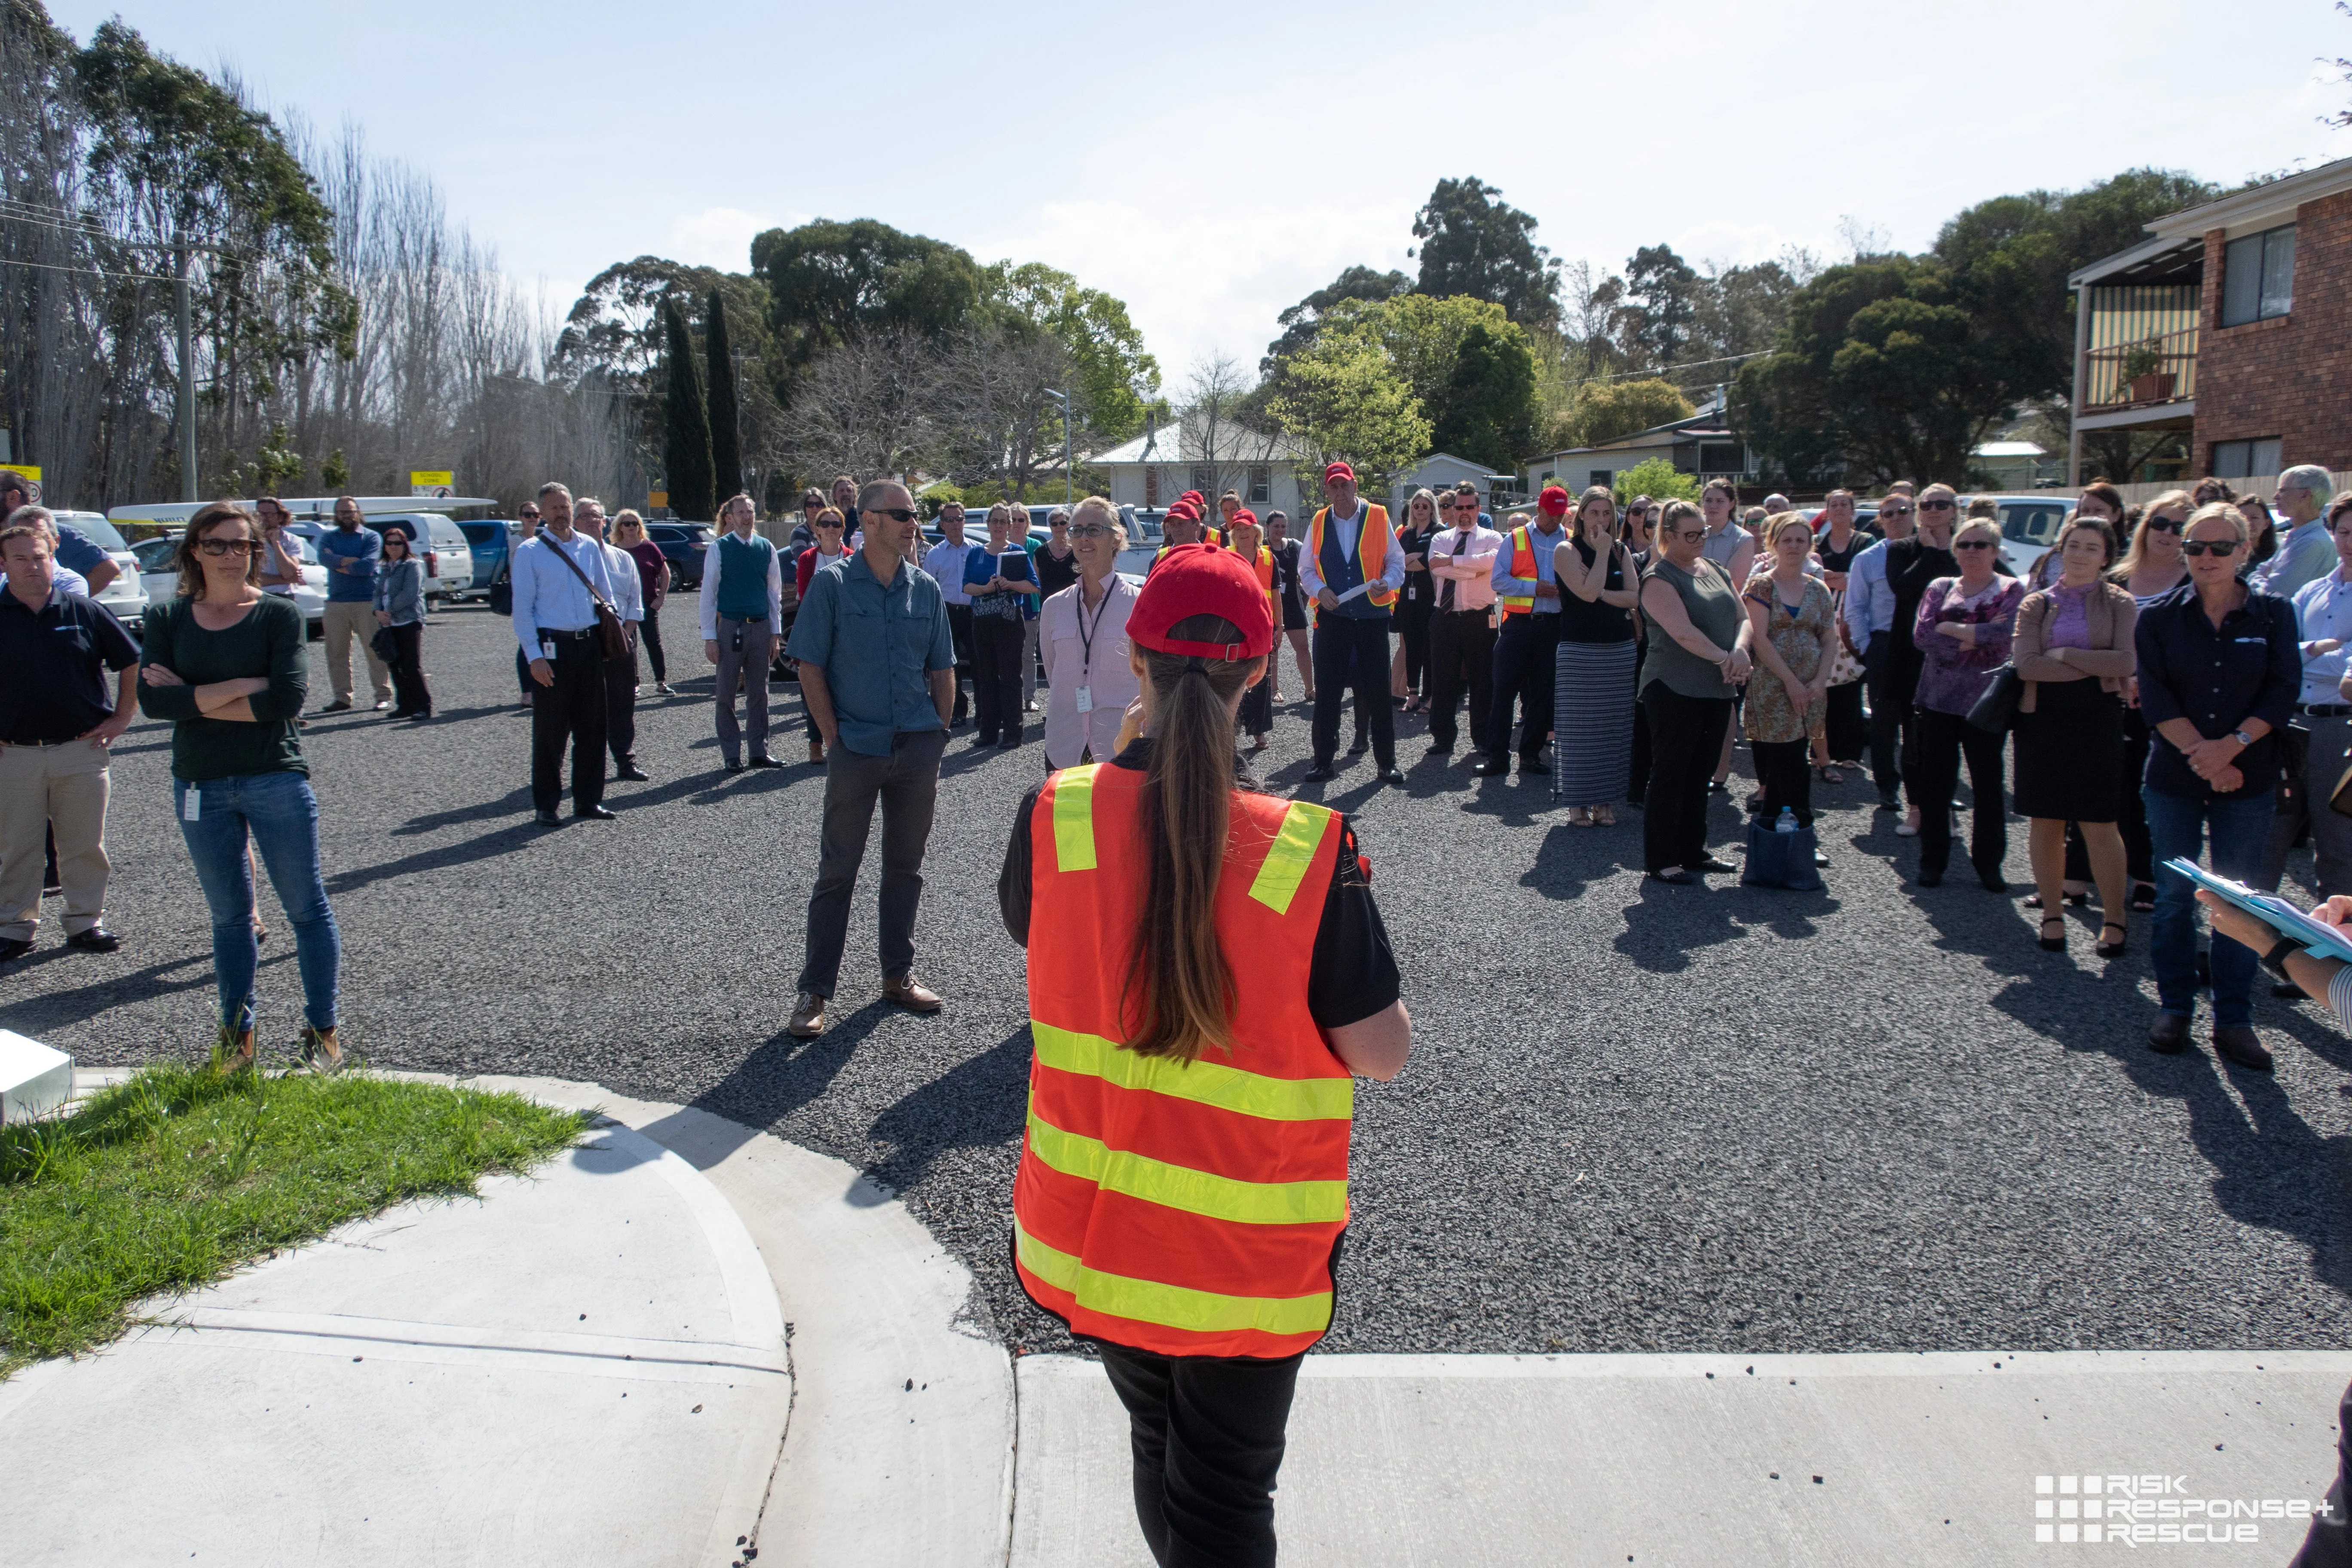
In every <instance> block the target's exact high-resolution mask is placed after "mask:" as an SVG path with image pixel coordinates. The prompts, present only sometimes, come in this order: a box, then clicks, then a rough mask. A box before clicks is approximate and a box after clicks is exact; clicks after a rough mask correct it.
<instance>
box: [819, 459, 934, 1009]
mask: <svg viewBox="0 0 2352 1568" xmlns="http://www.w3.org/2000/svg"><path fill="white" fill-rule="evenodd" d="M857 516H858V519H859V521H861V522H863V523H864V524H865V532H866V538H865V542H864V544H863V546H862V547H861V548H860V549H859V550H858V551H857V552H856V553H854V554H848V555H844V556H842V557H841V558H840V559H839V560H837V561H835V562H833V563H830V564H828V565H826V566H825V567H824V569H823V570H821V571H819V572H818V573H817V574H816V575H815V576H814V577H812V578H810V579H809V590H808V595H807V597H805V598H804V599H803V600H802V601H801V607H800V614H799V616H798V617H797V618H795V619H794V621H793V637H792V642H791V644H790V646H789V647H786V648H785V650H784V651H785V652H786V653H787V654H788V655H789V656H790V657H791V658H793V659H794V660H796V661H797V662H798V663H799V665H800V674H801V696H802V697H803V700H806V702H807V703H808V711H809V722H810V723H811V724H812V725H814V726H815V728H816V731H817V733H819V734H820V735H822V736H823V737H824V742H825V768H824V829H823V837H822V838H821V840H820V843H819V847H818V858H817V870H816V887H815V888H814V890H813V891H811V893H810V894H809V912H808V955H807V959H806V961H805V963H803V967H802V969H801V978H800V984H799V991H800V995H799V997H798V999H797V1000H796V1002H795V1003H794V1005H793V1016H792V1021H791V1023H790V1024H789V1025H788V1027H789V1028H790V1029H791V1031H792V1032H793V1034H794V1035H797V1036H799V1037H801V1038H803V1039H807V1038H810V1037H813V1036H815V1035H819V1034H822V1033H824V1023H825V1019H824V1005H825V1003H826V1002H827V1001H828V1000H830V999H831V997H832V995H833V992H834V985H835V982H836V981H837V980H838V979H839V978H840V973H841V950H842V947H843V944H844V943H845V942H847V940H848V936H849V896H850V894H851V892H852V891H854V890H855V889H856V886H857V868H858V867H859V865H860V864H861V863H862V862H863V861H864V860H865V858H866V829H867V827H868V826H870V825H871V824H872V822H873V820H874V805H875V803H876V802H877V800H878V801H879V802H880V803H881V805H882V898H881V906H882V907H881V928H882V931H881V959H882V994H883V995H884V996H886V997H887V998H888V999H889V1000H891V1001H893V1002H896V1003H898V1005H900V1006H903V1007H908V1008H911V1009H912V1010H914V1011H915V1012H918V1013H936V1012H938V1011H939V1010H940V998H939V997H938V996H937V995H936V994H933V993H932V992H930V991H929V990H928V989H927V988H925V987H924V986H922V985H921V984H918V983H917V982H916V980H915V977H914V974H913V973H912V971H913V968H914V963H915V908H916V905H917V903H918V902H919V900H921V898H922V895H923V850H924V847H925V846H926V845H928V844H929V842H930V837H931V811H932V807H933V805H934V804H935V802H936V801H937V799H938V796H939V787H940V753H941V752H944V751H945V750H946V749H947V740H948V715H949V713H950V711H951V710H953V708H954V706H955V689H956V679H955V639H954V637H953V636H952V635H951V634H950V631H949V629H948V606H947V600H946V597H945V596H944V595H942V594H941V593H940V584H939V582H938V580H937V579H935V578H933V577H932V576H931V575H930V574H929V573H928V572H925V571H923V570H922V569H921V568H920V567H919V566H917V565H916V564H915V563H914V562H913V561H912V560H910V559H909V556H910V555H911V554H912V552H913V551H914V547H915V542H916V532H915V530H916V522H915V498H914V497H913V496H912V495H910V494H909V493H908V490H907V487H906V486H904V485H901V484H897V483H894V482H892V481H890V480H887V479H877V480H875V481H874V482H873V483H871V484H869V485H867V486H866V488H865V489H862V490H860V491H859V492H858V494H857Z"/></svg>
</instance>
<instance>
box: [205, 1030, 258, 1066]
mask: <svg viewBox="0 0 2352 1568" xmlns="http://www.w3.org/2000/svg"><path fill="white" fill-rule="evenodd" d="M252 1066H253V1031H252V1029H250V1028H247V1029H245V1030H244V1031H242V1032H241V1033H237V1034H231V1033H230V1032H229V1026H227V1025H226V1024H223V1025H222V1026H220V1027H219V1029H218V1030H217V1031H215V1034H214V1036H213V1060H212V1070H213V1071H214V1072H215V1073H216V1074H218V1075H220V1076H221V1077H223V1078H226V1077H228V1076H229V1075H230V1074H232V1073H240V1072H244V1071H245V1070H247V1068H251V1067H252Z"/></svg>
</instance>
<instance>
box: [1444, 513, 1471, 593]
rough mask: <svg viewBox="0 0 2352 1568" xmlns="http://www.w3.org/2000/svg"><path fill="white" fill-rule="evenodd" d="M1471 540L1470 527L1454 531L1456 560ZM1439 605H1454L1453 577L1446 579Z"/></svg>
mask: <svg viewBox="0 0 2352 1568" xmlns="http://www.w3.org/2000/svg"><path fill="white" fill-rule="evenodd" d="M1469 542H1470V531H1469V530H1468V529H1466V528H1462V529H1456V530H1455V531H1454V559H1455V560H1456V561H1459V560H1460V559H1462V547H1463V546H1464V545H1465V544H1468V543H1469ZM1437 607H1438V608H1439V609H1441V610H1450V609H1452V608H1453V607H1454V579H1453V578H1451V577H1448V578H1447V579H1446V580H1445V592H1444V594H1443V595H1439V597H1438V601H1437Z"/></svg>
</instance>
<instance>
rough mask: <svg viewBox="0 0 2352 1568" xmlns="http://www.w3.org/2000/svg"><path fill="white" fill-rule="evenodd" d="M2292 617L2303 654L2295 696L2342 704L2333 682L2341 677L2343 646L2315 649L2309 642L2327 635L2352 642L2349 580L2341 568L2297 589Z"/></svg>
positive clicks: (2306, 700) (2312, 701)
mask: <svg viewBox="0 0 2352 1568" xmlns="http://www.w3.org/2000/svg"><path fill="white" fill-rule="evenodd" d="M2294 619H2295V624H2296V625H2297V626H2301V627H2302V628H2303V629H2302V630H2301V631H2299V632H2297V633H2296V634H2295V636H2296V638H2297V639H2298V640H2297V647H2298V649H2299V651H2300V652H2301V653H2302V655H2303V689H2302V690H2300V691H2298V692H2296V693H2295V698H2294V700H2296V701H2297V702H2301V703H2305V704H2308V705H2312V706H2321V705H2325V706H2329V707H2340V706H2342V705H2343V703H2344V701H2345V697H2344V693H2343V692H2342V691H2341V690H2339V689H2337V686H2336V683H2337V682H2338V681H2340V680H2342V679H2344V666H2345V658H2344V654H2345V650H2344V649H2343V648H2340V647H2339V648H2337V649H2336V651H2335V652H2333V653H2314V652H2312V651H2311V645H2312V644H2313V643H2315V642H2320V641H2323V640H2325V639H2326V638H2328V637H2335V638H2336V639H2337V640H2338V641H2340V642H2344V643H2347V644H2352V583H2347V582H2346V581H2345V580H2344V570H2343V568H2341V567H2338V568H2336V570H2335V571H2333V572H2330V573H2329V574H2327V575H2326V576H2325V577H2322V578H2319V579H2318V580H2317V581H2315V582H2311V583H2306V584H2304V585H2303V586H2302V588H2300V589H2299V590H2297V591H2296V593H2295V595H2294Z"/></svg>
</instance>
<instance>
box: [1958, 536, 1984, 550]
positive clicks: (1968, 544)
mask: <svg viewBox="0 0 2352 1568" xmlns="http://www.w3.org/2000/svg"><path fill="white" fill-rule="evenodd" d="M1952 548H1953V549H1955V550H1990V549H1991V548H1992V541H1991V540H1990V539H1963V540H1961V541H1960V542H1958V543H1957V544H1955V545H1953V546H1952Z"/></svg>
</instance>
